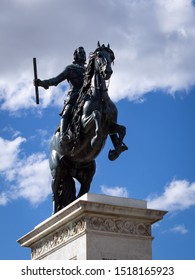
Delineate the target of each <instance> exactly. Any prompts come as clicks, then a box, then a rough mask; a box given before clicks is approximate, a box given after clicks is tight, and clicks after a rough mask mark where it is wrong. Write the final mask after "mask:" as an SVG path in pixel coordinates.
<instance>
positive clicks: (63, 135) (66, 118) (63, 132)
mask: <svg viewBox="0 0 195 280" xmlns="http://www.w3.org/2000/svg"><path fill="white" fill-rule="evenodd" d="M71 111H72V106H71V105H70V104H68V105H66V107H65V109H64V111H63V115H62V118H61V122H60V142H63V141H69V140H70V137H69V135H68V132H67V129H68V125H69V123H70V115H71Z"/></svg>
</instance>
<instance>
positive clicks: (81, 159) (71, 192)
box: [35, 42, 128, 213]
mask: <svg viewBox="0 0 195 280" xmlns="http://www.w3.org/2000/svg"><path fill="white" fill-rule="evenodd" d="M83 57H84V55H83ZM114 59H115V57H114V53H113V51H112V50H111V49H110V46H109V45H108V46H107V47H106V46H104V45H102V46H101V45H100V44H99V42H98V47H97V49H96V50H95V51H94V52H93V53H91V54H90V58H89V62H88V65H87V68H86V71H85V77H84V80H83V79H79V78H78V81H77V84H79V86H81V84H82V87H81V89H80V90H79V92H78V88H79V87H76V89H77V93H76V96H77V99H76V98H74V99H73V100H74V102H75V100H76V102H75V104H73V103H71V110H72V112H71V118H69V117H68V121H69V122H68V121H67V123H66V131H65V129H64V127H63V126H64V124H63V125H62V124H61V126H60V128H59V129H57V131H56V132H55V134H54V135H53V137H52V139H51V144H50V145H51V146H50V149H51V153H50V169H51V174H52V177H53V181H52V190H53V200H54V210H53V211H54V213H56V212H57V211H59V210H60V209H62V208H63V207H65V206H66V205H68V204H69V203H71V202H72V201H74V200H75V199H76V198H78V197H80V196H82V195H83V194H85V193H87V192H88V191H89V189H90V185H91V182H92V179H93V176H94V174H95V169H96V165H95V158H96V157H97V156H98V155H99V153H100V152H101V150H102V149H103V147H104V145H105V142H106V139H107V136H108V135H109V136H110V138H111V140H112V143H113V146H114V149H113V150H110V151H109V153H108V158H109V159H110V160H115V159H116V158H117V157H118V156H119V155H120V154H121V153H122V152H123V151H125V150H127V149H128V148H127V146H126V145H125V144H124V143H123V139H124V136H125V134H126V128H125V127H124V126H122V125H119V124H117V114H118V112H117V108H116V106H115V104H114V103H113V102H112V101H111V99H110V97H109V95H108V88H107V86H106V80H109V79H110V77H111V75H112V67H111V64H112V62H113V61H114ZM83 63H84V60H83ZM81 67H82V70H83V71H84V64H83V65H81ZM81 72H82V71H81ZM58 81H59V79H58ZM75 82H76V81H75ZM36 83H37V82H36V81H35V84H36ZM38 84H39V85H41V86H43V87H45V88H47V86H48V85H51V84H55V78H54V79H50V80H46V81H40V80H39V81H38ZM56 84H57V83H56ZM73 92H74V91H73ZM67 104H69V99H68V102H67V101H66V102H65V108H64V110H63V112H64V111H66V106H67ZM68 108H69V107H68ZM63 114H64V113H63ZM62 116H63V115H62ZM62 122H63V121H62ZM64 133H66V137H64ZM62 136H63V137H62ZM67 136H68V137H67ZM62 138H63V139H62ZM64 138H65V141H64ZM74 179H76V180H78V182H79V183H80V184H81V186H80V190H79V193H78V195H77V196H76V189H75V181H74Z"/></svg>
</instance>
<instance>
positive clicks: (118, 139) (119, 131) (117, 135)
mask: <svg viewBox="0 0 195 280" xmlns="http://www.w3.org/2000/svg"><path fill="white" fill-rule="evenodd" d="M109 134H110V138H111V140H112V143H113V146H114V148H115V150H110V151H109V153H108V158H109V160H111V161H113V160H115V159H117V158H118V157H119V155H120V154H121V153H122V152H124V151H126V150H128V147H127V146H126V145H125V144H124V143H123V139H124V137H125V135H126V127H125V126H123V125H119V124H117V123H113V124H112V126H111V128H110V132H109Z"/></svg>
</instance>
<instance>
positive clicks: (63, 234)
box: [18, 193, 166, 260]
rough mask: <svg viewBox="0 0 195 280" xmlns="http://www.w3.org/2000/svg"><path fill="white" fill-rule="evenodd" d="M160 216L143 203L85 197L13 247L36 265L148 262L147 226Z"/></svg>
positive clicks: (161, 212)
mask: <svg viewBox="0 0 195 280" xmlns="http://www.w3.org/2000/svg"><path fill="white" fill-rule="evenodd" d="M165 214H166V212H165V211H160V210H151V209H148V208H147V203H146V201H142V200H135V199H129V198H120V197H112V196H105V195H95V194H90V193H88V194H85V195H84V196H82V197H81V198H79V199H77V200H76V201H74V202H73V203H71V204H70V205H68V206H67V207H66V208H64V209H62V210H61V211H59V212H58V213H56V214H55V215H53V216H51V217H50V218H49V219H47V220H45V221H44V222H42V223H41V224H39V225H38V226H36V227H35V228H34V229H33V230H32V231H31V232H29V233H27V234H26V235H25V236H23V237H21V238H20V239H19V240H18V242H19V243H20V244H21V246H24V247H29V248H31V251H32V259H38V260H40V259H44V260H70V259H78V260H102V259H109V260H112V259H113V260H122V259H123V260H142V259H143V260H149V259H152V239H153V237H152V235H151V225H152V224H153V223H155V222H157V221H159V220H161V219H162V218H163V216H164V215H165Z"/></svg>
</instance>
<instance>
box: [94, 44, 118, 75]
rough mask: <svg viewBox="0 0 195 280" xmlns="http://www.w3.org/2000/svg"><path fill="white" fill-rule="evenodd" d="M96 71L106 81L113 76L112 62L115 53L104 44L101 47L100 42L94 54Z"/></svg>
mask: <svg viewBox="0 0 195 280" xmlns="http://www.w3.org/2000/svg"><path fill="white" fill-rule="evenodd" d="M93 55H94V62H95V70H96V72H97V73H99V74H100V76H101V77H102V78H103V79H104V80H109V79H110V77H111V75H112V72H113V71H112V66H111V64H112V62H113V61H114V59H115V57H114V52H113V51H112V50H111V49H110V46H109V44H108V46H107V47H106V46H105V45H104V44H103V45H102V46H101V45H100V43H99V42H98V47H97V49H96V50H95V52H94V53H93Z"/></svg>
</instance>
